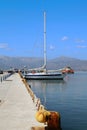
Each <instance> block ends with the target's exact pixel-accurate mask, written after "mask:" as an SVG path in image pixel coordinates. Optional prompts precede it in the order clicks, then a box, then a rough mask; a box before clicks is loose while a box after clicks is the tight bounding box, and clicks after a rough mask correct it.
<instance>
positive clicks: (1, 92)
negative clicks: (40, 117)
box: [0, 73, 44, 130]
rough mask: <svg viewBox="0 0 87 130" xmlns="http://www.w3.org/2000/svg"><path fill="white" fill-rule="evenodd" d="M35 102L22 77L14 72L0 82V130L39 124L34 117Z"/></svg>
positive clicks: (27, 129)
mask: <svg viewBox="0 0 87 130" xmlns="http://www.w3.org/2000/svg"><path fill="white" fill-rule="evenodd" d="M36 111H37V109H36V104H35V103H34V102H33V101H32V98H31V96H30V94H29V92H28V91H27V89H26V87H25V84H24V83H23V81H22V78H21V77H20V75H19V74H18V73H14V74H12V75H11V76H9V77H8V78H6V79H5V80H4V81H2V82H0V130H31V127H35V126H41V127H43V126H44V124H42V123H39V122H37V121H36V119H35V113H36Z"/></svg>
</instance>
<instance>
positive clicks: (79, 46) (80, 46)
mask: <svg viewBox="0 0 87 130" xmlns="http://www.w3.org/2000/svg"><path fill="white" fill-rule="evenodd" d="M77 48H87V46H85V45H83V46H82V45H78V46H77Z"/></svg>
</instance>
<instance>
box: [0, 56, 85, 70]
mask: <svg viewBox="0 0 87 130" xmlns="http://www.w3.org/2000/svg"><path fill="white" fill-rule="evenodd" d="M42 65H43V58H36V57H9V56H0V69H4V70H6V69H9V68H11V67H12V68H17V69H23V68H24V66H26V67H27V68H29V69H31V68H35V67H40V66H42ZM66 66H69V67H71V68H72V69H74V70H75V71H87V60H80V59H75V58H71V57H65V56H62V57H57V58H55V59H49V60H48V61H47V68H48V69H53V70H55V69H61V68H64V67H66Z"/></svg>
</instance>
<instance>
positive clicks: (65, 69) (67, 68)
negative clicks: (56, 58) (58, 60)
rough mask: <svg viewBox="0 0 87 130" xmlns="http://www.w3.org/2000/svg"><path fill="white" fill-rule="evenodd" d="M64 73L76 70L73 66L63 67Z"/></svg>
mask: <svg viewBox="0 0 87 130" xmlns="http://www.w3.org/2000/svg"><path fill="white" fill-rule="evenodd" d="M62 73H63V74H65V73H67V74H74V70H73V69H72V68H71V67H69V66H67V67H65V68H63V69H62Z"/></svg>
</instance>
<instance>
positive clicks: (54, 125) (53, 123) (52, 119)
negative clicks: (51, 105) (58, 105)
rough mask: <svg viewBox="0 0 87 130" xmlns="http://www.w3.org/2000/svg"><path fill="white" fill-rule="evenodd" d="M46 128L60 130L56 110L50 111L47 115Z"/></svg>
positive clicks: (58, 115)
mask: <svg viewBox="0 0 87 130" xmlns="http://www.w3.org/2000/svg"><path fill="white" fill-rule="evenodd" d="M47 130H62V129H61V122H60V114H59V113H58V112H50V116H49V117H47Z"/></svg>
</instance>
